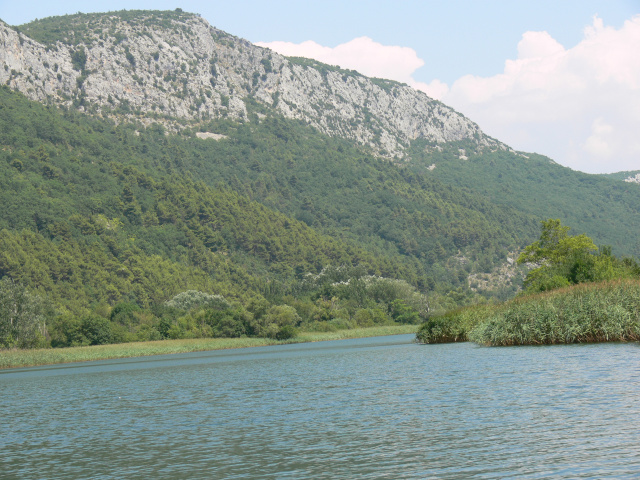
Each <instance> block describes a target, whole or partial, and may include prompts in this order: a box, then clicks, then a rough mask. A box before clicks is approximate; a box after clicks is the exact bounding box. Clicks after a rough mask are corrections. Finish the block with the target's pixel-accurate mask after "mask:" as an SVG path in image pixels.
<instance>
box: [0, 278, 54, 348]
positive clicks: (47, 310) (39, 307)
mask: <svg viewBox="0 0 640 480" xmlns="http://www.w3.org/2000/svg"><path fill="white" fill-rule="evenodd" d="M51 313H52V309H51V307H50V306H49V305H48V303H47V302H46V301H45V300H43V299H42V298H41V297H40V296H38V295H35V294H32V293H30V292H29V291H28V290H27V289H26V288H25V287H23V286H22V285H19V284H17V283H15V282H14V281H13V280H12V279H11V278H9V277H4V278H3V279H2V280H0V348H35V347H39V346H44V345H45V343H46V335H47V320H48V318H49V317H51Z"/></svg>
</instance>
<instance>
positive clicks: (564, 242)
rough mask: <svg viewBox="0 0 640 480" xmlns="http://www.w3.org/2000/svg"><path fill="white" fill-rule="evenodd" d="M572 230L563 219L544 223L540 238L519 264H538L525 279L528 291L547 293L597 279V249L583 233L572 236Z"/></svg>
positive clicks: (525, 250)
mask: <svg viewBox="0 0 640 480" xmlns="http://www.w3.org/2000/svg"><path fill="white" fill-rule="evenodd" d="M569 230H570V228H569V227H566V226H563V225H562V224H561V222H560V220H554V219H549V220H544V221H542V232H541V234H540V239H539V240H536V241H535V242H533V243H532V244H531V245H529V246H528V247H526V248H525V249H524V251H523V252H522V253H521V254H520V256H519V257H518V263H520V264H522V263H532V264H537V265H538V267H537V268H534V269H533V270H531V271H530V272H529V273H528V274H527V277H526V278H525V281H524V285H525V288H526V291H529V292H536V291H540V292H541V291H546V290H553V289H556V288H560V287H564V286H568V285H571V284H576V283H582V282H585V281H594V280H597V278H596V275H595V265H596V257H595V255H594V254H595V252H596V251H597V250H598V248H597V247H596V246H595V244H594V243H593V240H591V239H590V238H589V237H587V236H586V235H585V234H584V233H583V234H581V235H577V236H570V235H569Z"/></svg>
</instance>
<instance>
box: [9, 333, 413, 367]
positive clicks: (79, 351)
mask: <svg viewBox="0 0 640 480" xmlns="http://www.w3.org/2000/svg"><path fill="white" fill-rule="evenodd" d="M417 328H418V327H417V325H391V326H381V327H371V328H356V329H352V330H339V331H336V332H302V333H300V334H299V335H298V336H296V337H294V338H291V339H289V340H284V341H280V340H274V339H270V338H197V339H187V340H162V341H156V342H135V343H120V344H114V345H96V346H91V347H71V348H48V349H38V350H4V351H0V368H18V367H33V366H37V365H52V364H57V363H70V362H87V361H92V360H107V359H113V358H128V357H143V356H148V355H167V354H172V353H186V352H200V351H205V350H223V349H229V348H247V347H259V346H265V345H280V344H284V343H306V342H320V341H325V340H343V339H347V338H364V337H378V336H384V335H398V334H403V333H415V332H416V330H417Z"/></svg>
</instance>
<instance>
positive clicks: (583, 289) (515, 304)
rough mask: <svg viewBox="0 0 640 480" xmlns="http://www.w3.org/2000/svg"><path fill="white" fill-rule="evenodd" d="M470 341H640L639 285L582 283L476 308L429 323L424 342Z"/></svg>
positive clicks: (421, 331)
mask: <svg viewBox="0 0 640 480" xmlns="http://www.w3.org/2000/svg"><path fill="white" fill-rule="evenodd" d="M451 333H455V334H456V336H457V338H458V339H459V340H458V341H461V340H463V339H464V340H470V341H473V342H476V343H479V344H482V345H490V346H498V345H543V344H557V343H583V342H613V341H621V342H625V341H639V340H640V282H639V281H638V280H615V281H610V282H603V283H593V284H581V285H576V286H573V287H567V288H563V289H559V290H554V291H551V292H546V293H542V294H537V295H530V296H523V297H519V298H516V299H514V300H511V301H509V302H505V303H503V304H499V305H494V306H486V305H483V306H480V307H476V308H469V309H465V310H462V311H460V312H452V313H451V314H449V315H448V316H443V317H439V318H437V319H433V320H430V322H428V323H426V324H424V325H422V326H421V328H420V329H419V331H418V333H417V339H418V340H419V341H421V342H423V343H439V342H446V341H451V340H450V338H451Z"/></svg>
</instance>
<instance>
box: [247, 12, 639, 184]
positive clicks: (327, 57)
mask: <svg viewBox="0 0 640 480" xmlns="http://www.w3.org/2000/svg"><path fill="white" fill-rule="evenodd" d="M259 45H262V46H266V47H269V48H271V49H272V50H275V51H277V52H279V53H282V54H284V55H289V56H304V57H311V58H315V59H317V60H319V61H322V62H324V63H328V64H331V65H339V66H340V67H343V68H349V69H355V70H358V71H359V72H361V73H363V74H364V75H368V76H373V77H382V78H390V79H393V80H397V81H400V82H403V83H407V84H408V85H411V86H412V87H414V88H416V89H419V90H422V91H424V92H426V93H427V94H428V95H430V96H432V97H434V98H437V99H439V100H442V101H443V102H444V103H446V104H449V105H451V106H452V107H454V108H455V109H456V110H458V111H460V112H462V113H464V114H465V115H467V116H468V117H469V118H471V119H472V120H473V121H475V122H477V123H478V124H479V125H480V127H481V128H482V129H483V130H484V131H485V132H487V133H488V134H489V135H491V136H493V137H495V138H498V139H500V140H502V141H503V142H505V143H507V144H509V145H511V146H512V147H514V148H516V149H518V150H524V151H530V152H539V153H543V154H545V155H548V156H550V157H551V158H553V159H554V160H556V161H557V162H559V163H561V164H563V165H566V166H569V167H571V168H573V169H576V170H582V171H586V172H593V173H599V172H611V171H620V170H637V169H640V135H639V134H638V132H640V60H639V59H640V57H639V54H638V52H640V16H635V17H633V18H631V19H629V20H627V21H626V22H625V23H624V25H623V26H622V27H621V28H619V29H615V28H613V27H608V26H605V25H604V22H603V21H602V20H601V19H600V18H598V17H594V19H593V24H592V25H590V26H587V27H586V28H585V30H584V37H583V39H582V41H581V42H580V43H579V44H578V45H576V46H574V47H572V48H569V49H567V48H565V47H564V46H562V45H561V44H560V43H558V42H557V41H556V40H555V39H554V38H553V37H551V35H550V34H549V33H547V32H525V33H524V34H523V35H522V39H521V40H520V42H519V44H518V56H517V58H516V59H508V60H506V61H505V66H504V71H503V72H502V73H500V74H497V75H494V76H491V77H479V76H474V75H466V76H464V77H461V78H459V79H458V80H456V81H455V82H454V83H453V84H452V85H447V84H445V83H443V82H440V81H439V80H437V79H436V80H433V81H432V82H430V83H425V82H419V81H416V80H415V79H414V77H413V76H414V73H415V71H416V70H417V69H419V68H420V67H422V66H423V65H424V61H423V60H422V59H420V58H419V57H418V55H417V53H416V52H415V50H413V49H411V48H407V47H399V46H386V45H382V44H380V43H377V42H375V41H373V40H372V39H370V38H368V37H360V38H356V39H354V40H352V41H350V42H347V43H344V44H341V45H338V46H337V47H335V48H330V47H324V46H321V45H319V44H317V43H315V42H311V41H309V42H303V43H301V44H292V43H286V42H272V43H261V44H259Z"/></svg>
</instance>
